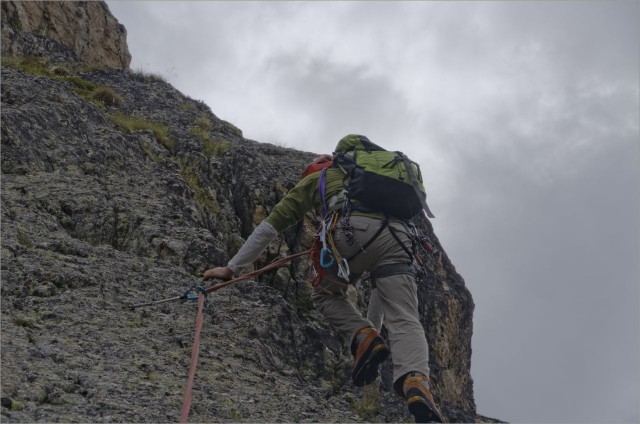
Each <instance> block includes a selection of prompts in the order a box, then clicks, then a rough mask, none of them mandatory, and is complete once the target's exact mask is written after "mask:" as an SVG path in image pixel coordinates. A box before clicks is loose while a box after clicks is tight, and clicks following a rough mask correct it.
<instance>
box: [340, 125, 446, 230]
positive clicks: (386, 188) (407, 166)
mask: <svg viewBox="0 0 640 424" xmlns="http://www.w3.org/2000/svg"><path fill="white" fill-rule="evenodd" d="M333 156H334V160H333V166H334V167H338V168H341V169H342V170H343V171H344V172H345V174H346V175H345V189H346V191H347V196H348V198H349V199H350V201H351V202H350V203H351V207H352V209H353V210H359V211H363V212H382V213H384V214H385V215H388V216H393V217H396V218H400V219H409V218H412V217H414V216H415V215H417V214H418V213H420V212H421V211H422V210H424V212H425V213H426V215H427V216H428V217H429V218H434V216H433V214H432V213H431V211H430V210H429V207H428V206H427V202H426V199H427V194H426V192H425V189H424V185H423V183H422V174H421V173H420V167H419V166H418V164H417V163H415V162H413V161H411V160H410V159H409V158H408V157H407V156H406V155H405V154H403V153H402V152H390V151H387V150H385V149H383V148H382V147H380V146H378V145H376V144H374V143H372V142H371V141H370V140H369V139H368V138H367V137H365V136H362V135H355V134H350V135H347V136H346V137H344V138H342V139H341V140H340V141H339V142H338V145H337V146H336V151H335V152H334V153H333ZM353 200H355V202H354V201H353Z"/></svg>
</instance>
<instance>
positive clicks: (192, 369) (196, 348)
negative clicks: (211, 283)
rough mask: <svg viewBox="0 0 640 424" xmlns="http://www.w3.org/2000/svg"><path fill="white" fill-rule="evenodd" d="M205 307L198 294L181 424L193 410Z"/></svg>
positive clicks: (201, 295)
mask: <svg viewBox="0 0 640 424" xmlns="http://www.w3.org/2000/svg"><path fill="white" fill-rule="evenodd" d="M203 307H204V293H198V315H197V316H196V334H195V335H194V337H193V349H192V350H191V365H190V366H189V377H188V378H187V387H186V388H185V390H184V399H183V400H182V411H181V412H180V423H181V424H184V423H186V422H187V419H188V418H189V410H190V409H191V393H192V391H193V380H194V379H195V377H196V366H197V365H198V355H199V354H200V332H201V331H202V315H203V314H202V310H203Z"/></svg>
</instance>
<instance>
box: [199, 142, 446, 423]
mask: <svg viewBox="0 0 640 424" xmlns="http://www.w3.org/2000/svg"><path fill="white" fill-rule="evenodd" d="M360 142H363V143H370V144H371V145H373V143H371V142H370V141H369V140H368V139H367V138H366V137H364V136H358V135H348V136H346V137H344V138H343V139H341V140H340V143H339V144H338V147H337V148H336V151H338V150H339V147H340V146H341V145H344V144H345V143H360ZM373 146H375V145H373ZM376 147H378V146H376ZM335 159H336V156H335V154H334V156H332V155H320V156H318V157H316V158H315V159H314V160H313V162H311V163H310V164H309V165H308V166H307V169H306V170H305V174H303V175H306V176H304V177H303V178H302V179H301V180H300V181H299V182H298V183H297V184H296V186H295V187H293V188H292V189H291V190H290V191H289V192H288V193H287V195H286V196H285V197H284V198H282V200H280V202H279V203H278V204H277V205H276V206H275V207H274V208H273V210H272V211H271V213H270V214H269V216H267V217H266V218H265V219H264V220H263V221H262V222H261V223H260V224H259V225H258V226H257V227H256V228H255V230H254V231H253V232H252V233H251V235H250V236H249V238H248V239H247V240H246V241H245V243H244V244H243V245H242V247H241V248H240V250H239V251H238V253H237V254H236V255H235V256H234V257H233V258H231V260H230V261H229V262H228V264H227V265H226V266H222V267H216V268H212V269H209V270H207V271H206V272H205V273H204V275H203V278H204V279H205V280H207V279H214V278H216V279H222V280H227V279H230V278H232V277H233V276H234V275H237V274H239V273H240V272H241V270H242V269H243V268H245V267H247V266H249V265H251V264H252V263H253V262H254V261H256V259H257V258H258V256H259V255H260V254H261V253H262V252H263V250H264V249H265V248H266V247H267V245H268V244H269V242H271V241H272V240H273V239H275V238H276V237H277V236H278V234H279V233H280V232H282V231H283V230H285V229H286V228H288V227H290V226H292V225H294V224H295V223H297V222H298V221H300V220H301V219H303V217H304V216H305V213H306V212H308V211H310V210H315V211H316V212H319V213H321V216H322V217H323V218H324V220H323V223H324V224H323V225H322V226H321V229H320V230H319V239H320V238H321V239H322V242H323V243H322V244H321V246H322V253H321V255H320V256H321V258H320V260H321V261H322V262H323V263H322V265H323V266H322V267H320V271H321V277H322V278H320V279H319V281H317V282H316V283H314V284H315V285H314V288H313V292H312V300H313V303H314V306H315V307H316V309H318V311H319V312H321V313H322V314H323V315H324V317H325V318H326V319H327V320H328V321H329V323H330V324H331V325H332V326H333V327H334V328H335V329H336V331H337V332H338V334H339V335H340V336H342V338H343V339H344V341H345V342H346V343H347V345H348V346H350V348H351V352H352V354H353V356H354V365H353V371H352V375H351V377H352V380H353V383H354V385H355V386H359V387H361V386H364V385H367V384H370V383H372V382H374V381H375V380H376V378H377V377H378V367H379V365H380V364H381V363H382V362H383V361H384V360H385V359H386V358H387V357H388V356H389V355H390V354H391V355H392V356H393V377H394V385H393V387H394V389H395V390H396V392H397V393H398V394H399V395H400V396H402V397H404V398H405V400H406V403H407V406H408V408H409V411H410V412H411V413H412V414H413V415H414V417H415V420H416V422H429V421H435V422H442V416H441V414H440V412H439V410H438V408H437V407H436V405H435V402H434V400H433V396H432V394H431V392H430V388H429V377H428V376H429V364H428V355H429V352H428V346H427V340H426V337H425V333H424V329H423V327H422V324H421V323H420V321H419V317H418V300H417V287H416V280H415V270H414V268H413V264H412V263H410V262H409V260H408V258H407V252H409V249H411V239H410V234H409V231H407V228H406V223H405V221H403V220H400V219H396V218H392V217H387V216H385V215H382V214H379V213H376V212H371V211H366V212H362V211H361V210H362V209H359V208H356V207H352V206H351V205H352V203H357V202H353V201H352V199H349V198H348V193H345V190H344V187H343V184H344V180H345V172H344V170H343V169H341V168H340V167H336V166H335V164H334V165H333V166H331V165H332V162H333V161H334V160H335ZM370 189H373V188H370ZM411 259H412V258H411ZM366 271H368V272H369V273H370V275H371V278H372V279H374V280H375V285H376V291H377V293H378V298H379V302H380V305H381V309H382V311H383V313H384V317H385V325H386V327H387V330H388V335H389V342H390V343H389V346H387V344H386V343H385V341H384V339H383V338H382V337H381V336H380V334H379V332H378V331H377V330H376V329H375V327H374V325H373V324H372V323H371V321H370V320H368V319H366V318H365V317H363V316H362V314H361V313H360V312H359V311H358V310H357V309H356V308H355V307H354V305H353V304H352V303H350V302H349V300H348V299H347V296H346V288H347V285H348V284H350V283H351V284H353V283H355V282H356V281H357V280H358V279H359V278H360V275H361V274H362V273H363V272H366Z"/></svg>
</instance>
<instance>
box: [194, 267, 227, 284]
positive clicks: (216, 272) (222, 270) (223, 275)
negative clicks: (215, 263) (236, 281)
mask: <svg viewBox="0 0 640 424" xmlns="http://www.w3.org/2000/svg"><path fill="white" fill-rule="evenodd" d="M232 277H233V271H231V268H229V267H228V266H220V267H217V268H211V269H208V270H206V271H205V272H204V275H203V276H202V279H203V280H210V279H212V278H217V279H219V280H224V281H227V280H230V279H231V278H232Z"/></svg>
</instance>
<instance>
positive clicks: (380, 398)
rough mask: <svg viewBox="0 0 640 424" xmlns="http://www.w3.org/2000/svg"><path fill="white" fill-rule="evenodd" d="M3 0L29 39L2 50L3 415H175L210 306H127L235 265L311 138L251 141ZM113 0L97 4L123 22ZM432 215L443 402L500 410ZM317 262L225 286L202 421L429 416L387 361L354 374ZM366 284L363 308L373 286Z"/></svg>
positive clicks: (431, 297)
mask: <svg viewBox="0 0 640 424" xmlns="http://www.w3.org/2000/svg"><path fill="white" fill-rule="evenodd" d="M5 3H6V2H3V3H2V5H3V6H2V7H3V9H2V12H3V15H2V26H3V35H4V34H5V33H9V32H11V33H12V34H13V37H14V38H13V42H14V43H19V42H20V40H27V41H28V43H29V46H30V47H29V48H28V49H27V48H24V49H23V48H18V47H16V48H17V50H18V51H21V52H24V51H29V52H31V53H30V55H26V56H25V55H23V54H19V55H15V56H12V55H11V52H5V50H3V57H2V96H1V100H2V114H1V132H2V134H1V135H2V144H1V148H2V157H1V160H2V162H1V166H2V181H1V184H2V266H1V278H2V287H1V290H2V292H1V293H2V316H1V325H2V415H3V420H5V421H7V422H45V421H46V422H57V421H63V422H71V421H78V422H172V421H176V420H177V418H178V416H179V411H180V406H181V403H182V394H183V389H184V384H185V381H186V373H187V368H188V363H189V359H190V352H191V344H192V337H193V329H194V319H195V304H194V303H183V302H170V303H166V304H162V305H159V306H154V307H148V308H140V309H135V310H131V309H130V308H127V306H130V305H132V304H135V303H141V302H145V301H149V300H155V299H161V298H166V297H171V296H175V295H180V294H182V293H183V292H184V291H185V290H187V289H189V288H192V287H194V285H196V284H199V283H200V276H201V275H202V273H203V271H204V270H205V269H207V268H208V267H211V266H213V265H220V264H224V263H226V261H227V260H228V259H229V257H230V256H231V255H233V254H234V253H235V252H236V251H237V249H238V247H239V246H240V245H241V243H242V240H243V239H244V238H246V237H247V236H248V235H249V234H250V232H251V231H252V229H253V228H254V226H255V225H256V224H257V223H259V222H260V220H261V219H262V218H264V217H265V216H266V215H267V214H268V212H269V211H270V209H271V208H272V207H273V206H274V205H275V204H276V203H277V202H278V200H279V199H280V198H281V197H282V196H283V195H284V194H285V193H286V192H287V190H288V189H290V188H291V187H292V186H293V185H294V184H295V183H296V181H297V179H298V178H299V175H300V173H301V171H302V169H303V168H304V165H305V164H306V163H308V161H309V160H310V159H311V158H312V157H313V156H314V153H309V152H300V151H297V150H295V149H290V148H285V147H281V146H275V145H272V144H268V143H259V142H256V141H252V140H248V139H245V138H244V137H243V136H242V132H241V131H240V130H239V129H238V128H237V127H235V126H234V125H232V124H230V123H228V122H226V121H224V120H222V119H220V118H218V117H217V116H216V115H215V114H213V113H212V111H211V110H210V109H209V107H208V106H206V105H205V104H203V103H202V102H200V101H197V100H194V99H191V98H189V97H187V96H185V95H184V94H182V93H180V92H179V91H177V90H176V89H175V88H173V87H172V86H171V85H170V84H168V83H167V82H165V81H164V80H163V79H162V78H159V77H157V76H154V75H148V74H144V73H142V72H131V71H130V70H128V67H127V66H121V65H118V66H115V67H114V66H108V65H106V64H105V63H101V64H99V66H96V64H95V63H90V62H89V63H87V62H86V59H79V58H81V56H80V55H79V54H78V52H77V51H75V50H74V45H73V44H71V45H67V44H64V41H63V40H62V41H61V40H55V39H52V38H49V37H47V36H45V35H38V34H33V33H27V32H25V31H22V30H21V28H20V27H18V26H17V25H16V22H24V21H26V20H27V18H26V17H24V16H18V18H20V19H18V18H15V17H13V15H9V14H7V13H5V9H6V8H5ZM10 3H14V2H10ZM56 3H64V2H52V4H53V6H50V7H55V4H56ZM101 4H102V3H101ZM102 5H103V6H104V7H94V8H93V11H94V12H93V13H104V14H105V16H104V17H100V16H93V18H92V19H101V20H103V21H109V22H113V25H115V27H114V29H112V30H114V31H115V28H119V27H120V26H119V24H118V23H117V20H115V18H113V17H112V16H111V14H110V13H109V10H108V8H107V7H106V5H104V4H102ZM7 10H8V9H7ZM16 10H18V9H16ZM33 10H40V9H38V8H33ZM20 13H23V12H20ZM24 13H29V12H24ZM60 13H63V12H60ZM9 18H10V19H9ZM7 27H10V28H11V30H10V31H9V30H8V29H7ZM22 29H24V28H22ZM83 36H84V35H83ZM34 45H35V46H38V48H34V47H33V46H34ZM14 47H15V46H14ZM127 51H128V50H127ZM34 54H35V55H36V56H33V55H34ZM127 65H128V63H127ZM376 142H381V141H379V140H376ZM381 143H382V142H381ZM382 144H384V143H382ZM419 225H420V226H421V227H422V228H423V229H424V230H425V231H426V232H427V233H428V234H429V236H430V238H431V240H432V241H433V242H434V244H435V245H436V247H437V248H438V249H439V251H440V252H439V254H438V255H436V256H434V258H433V260H432V261H431V262H429V263H428V264H427V266H426V267H425V269H424V272H423V273H422V274H421V277H420V279H419V297H420V311H421V319H422V322H423V324H424V325H425V329H426V334H427V338H428V340H429V344H430V364H431V367H432V375H431V378H432V380H433V385H434V390H435V394H436V400H437V401H438V403H439V404H440V405H441V406H442V411H443V413H444V415H445V416H446V418H447V420H449V421H450V422H454V421H455V422H473V421H493V420H492V419H490V418H486V417H482V416H480V415H477V414H476V407H475V402H474V398H473V382H472V378H471V375H470V361H471V336H472V315H473V307H474V305H473V300H472V298H471V295H470V293H469V291H468V290H467V289H466V287H465V285H464V280H463V279H462V277H461V276H460V275H459V274H458V273H457V272H456V271H455V268H454V266H453V265H452V264H451V262H450V260H449V258H448V257H447V255H446V253H445V252H444V251H443V250H442V246H441V245H440V243H439V242H438V239H437V237H436V236H435V234H433V230H432V227H431V225H430V223H429V222H428V221H427V220H426V219H424V220H421V221H420V222H419ZM311 228H312V225H311V222H310V220H305V222H303V223H300V224H299V225H297V226H295V227H294V228H291V229H289V230H287V231H286V232H285V233H283V234H282V236H281V237H280V238H279V239H277V240H276V241H275V242H274V243H272V245H271V246H270V247H269V249H268V250H267V252H266V253H265V254H264V255H263V256H262V257H261V258H260V260H259V262H258V264H257V265H256V266H258V267H260V266H262V265H264V264H266V263H268V262H270V261H271V260H273V259H274V258H276V257H278V256H281V255H286V254H289V253H291V252H298V251H302V250H304V249H306V248H308V247H309V245H310V242H311V234H312V231H310V229H311ZM307 270H308V261H307V260H306V259H300V260H295V261H293V262H292V263H291V264H289V265H287V266H285V267H283V268H280V269H279V270H277V271H272V272H269V273H266V274H264V275H262V276H261V277H260V278H258V279H257V281H247V282H242V283H238V284H237V285H235V286H231V287H229V288H226V289H224V290H221V291H218V292H216V293H215V294H213V295H210V296H209V297H208V299H207V303H206V310H205V313H206V318H205V323H204V329H203V334H202V342H201V353H200V361H199V365H198V373H197V375H196V382H195V387H194V393H193V399H194V400H193V406H192V411H191V416H190V421H192V422H213V421H222V422H361V421H374V422H376V421H378V422H382V421H384V422H411V421H412V419H411V416H410V415H409V414H408V411H407V410H406V408H405V407H404V405H403V402H402V399H400V398H399V397H398V396H397V395H395V394H393V392H392V389H391V381H390V363H387V364H385V366H384V367H383V372H382V378H381V381H380V384H379V385H371V386H369V387H367V388H365V389H360V388H356V387H354V386H353V385H352V384H351V382H350V380H349V376H350V366H351V358H350V355H348V354H347V353H346V352H347V351H346V349H345V346H342V345H341V343H340V341H339V340H338V339H337V338H336V336H335V335H334V334H333V333H332V331H331V329H330V328H329V327H328V326H327V324H326V323H325V322H324V321H323V320H322V318H321V317H320V316H319V314H318V313H317V312H316V311H314V309H313V307H312V306H311V303H310V300H309V283H308V281H307ZM354 295H355V296H354V297H356V298H357V302H358V305H359V306H360V307H362V308H364V305H366V301H367V295H368V291H367V287H366V285H358V287H357V290H356V291H355V292H354Z"/></svg>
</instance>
